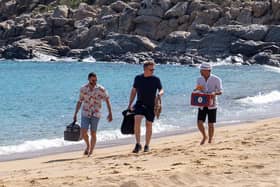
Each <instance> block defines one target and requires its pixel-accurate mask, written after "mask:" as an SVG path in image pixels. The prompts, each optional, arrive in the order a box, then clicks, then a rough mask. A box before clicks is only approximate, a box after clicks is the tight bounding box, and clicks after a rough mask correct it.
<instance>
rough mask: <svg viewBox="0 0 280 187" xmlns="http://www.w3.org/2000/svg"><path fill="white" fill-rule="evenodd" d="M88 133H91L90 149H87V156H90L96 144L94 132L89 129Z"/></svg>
mask: <svg viewBox="0 0 280 187" xmlns="http://www.w3.org/2000/svg"><path fill="white" fill-rule="evenodd" d="M90 134H91V140H90V150H89V153H88V156H90V155H91V154H92V151H93V149H94V147H95V144H96V132H95V131H91V132H90Z"/></svg>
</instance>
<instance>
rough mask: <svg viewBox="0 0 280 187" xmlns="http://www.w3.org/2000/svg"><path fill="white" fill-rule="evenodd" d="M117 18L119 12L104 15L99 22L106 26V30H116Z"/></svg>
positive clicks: (117, 26)
mask: <svg viewBox="0 0 280 187" xmlns="http://www.w3.org/2000/svg"><path fill="white" fill-rule="evenodd" d="M119 18H120V15H119V14H111V15H106V16H103V17H102V18H101V20H102V21H101V23H102V24H103V25H104V26H105V27H106V29H107V31H108V32H118V30H119Z"/></svg>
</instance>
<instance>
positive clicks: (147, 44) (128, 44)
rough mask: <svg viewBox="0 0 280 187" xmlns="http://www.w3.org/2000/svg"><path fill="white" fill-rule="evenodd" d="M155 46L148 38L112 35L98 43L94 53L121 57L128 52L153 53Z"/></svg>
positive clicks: (95, 44)
mask: <svg viewBox="0 0 280 187" xmlns="http://www.w3.org/2000/svg"><path fill="white" fill-rule="evenodd" d="M154 48H155V44H154V43H152V42H151V41H150V40H149V39H148V38H146V37H141V36H137V35H127V34H116V33H112V34H110V35H108V36H107V38H106V39H105V40H102V41H96V42H95V43H94V45H93V49H92V51H101V52H102V53H103V54H107V55H119V54H125V53H126V52H128V51H129V52H133V53H135V52H141V51H152V50H154Z"/></svg>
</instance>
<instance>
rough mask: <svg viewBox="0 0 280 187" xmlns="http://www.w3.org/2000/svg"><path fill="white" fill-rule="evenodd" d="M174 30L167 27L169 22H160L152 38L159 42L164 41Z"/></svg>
mask: <svg viewBox="0 0 280 187" xmlns="http://www.w3.org/2000/svg"><path fill="white" fill-rule="evenodd" d="M174 30H175V29H174V28H172V27H170V26H169V21H168V20H164V21H161V22H160V24H159V25H158V27H157V29H156V33H155V35H154V36H152V38H153V39H155V40H161V39H164V38H165V37H166V36H167V35H168V34H170V33H171V32H173V31H174Z"/></svg>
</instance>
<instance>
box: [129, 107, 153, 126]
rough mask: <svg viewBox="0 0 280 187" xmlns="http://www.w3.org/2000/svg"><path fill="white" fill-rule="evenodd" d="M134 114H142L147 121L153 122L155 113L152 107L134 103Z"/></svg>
mask: <svg viewBox="0 0 280 187" xmlns="http://www.w3.org/2000/svg"><path fill="white" fill-rule="evenodd" d="M134 113H135V115H143V116H145V118H146V120H147V121H150V122H154V119H155V113H154V108H153V107H148V106H146V105H141V104H136V105H135V106H134Z"/></svg>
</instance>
